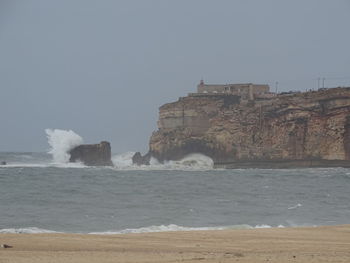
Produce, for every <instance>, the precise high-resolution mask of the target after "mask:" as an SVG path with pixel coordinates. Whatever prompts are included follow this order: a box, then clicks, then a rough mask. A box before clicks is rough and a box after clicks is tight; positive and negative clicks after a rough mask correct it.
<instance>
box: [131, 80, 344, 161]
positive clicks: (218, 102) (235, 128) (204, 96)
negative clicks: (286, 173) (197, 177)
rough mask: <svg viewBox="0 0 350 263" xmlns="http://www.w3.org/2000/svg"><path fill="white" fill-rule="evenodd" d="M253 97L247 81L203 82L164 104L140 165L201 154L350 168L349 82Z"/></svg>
mask: <svg viewBox="0 0 350 263" xmlns="http://www.w3.org/2000/svg"><path fill="white" fill-rule="evenodd" d="M250 85H251V86H250V87H251V88H250V90H251V89H252V87H254V86H253V84H250ZM231 86H233V88H232V93H229V92H227V93H225V88H227V87H228V88H230V87H231ZM257 86H258V85H257ZM266 86H267V85H266ZM266 86H265V88H262V91H261V92H262V93H261V94H269V93H268V86H267V87H266ZM205 88H207V90H206V89H205ZM239 88H240V89H241V90H240V91H239ZM235 89H236V90H235ZM247 90H248V91H247ZM205 91H206V92H207V93H205ZM214 91H216V93H215V92H214ZM226 91H227V90H226ZM230 92H231V90H230ZM234 92H241V94H240V95H237V94H235V93H234ZM243 92H245V93H243ZM264 92H265V93H264ZM242 93H243V95H242ZM247 94H248V95H247ZM250 95H251V92H250ZM250 95H249V85H248V88H247V87H246V88H243V90H242V87H239V86H238V85H236V86H235V84H234V85H205V84H204V83H201V84H200V85H199V86H198V93H192V94H190V96H187V97H181V98H180V99H179V100H178V101H175V102H171V103H167V104H164V105H162V106H161V107H160V108H159V120H158V130H157V131H155V132H153V133H152V136H151V138H150V143H149V152H148V153H147V154H146V155H145V156H141V155H140V154H138V155H137V156H135V158H134V159H135V160H134V163H138V164H145V163H149V159H150V157H151V156H152V157H155V158H157V159H158V160H159V161H160V162H163V161H165V160H179V159H181V158H183V157H184V156H186V155H187V154H191V153H202V154H205V155H207V156H209V157H211V158H212V159H213V161H214V164H215V166H216V167H226V168H239V167H266V168H286V167H298V166H300V167H305V166H306V167H315V166H318V167H329V166H343V167H350V87H348V88H345V87H339V88H332V89H326V90H324V89H322V90H318V91H308V92H296V93H295V92H294V93H286V94H282V93H281V94H278V95H277V94H276V95H274V96H273V97H272V98H270V99H259V98H257V97H258V94H257V93H255V95H256V97H255V95H254V92H253V100H247V99H244V97H248V98H249V96H250ZM242 97H243V98H242Z"/></svg>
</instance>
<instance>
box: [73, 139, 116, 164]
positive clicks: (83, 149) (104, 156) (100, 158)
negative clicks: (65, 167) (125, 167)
mask: <svg viewBox="0 0 350 263" xmlns="http://www.w3.org/2000/svg"><path fill="white" fill-rule="evenodd" d="M69 154H70V159H69V161H70V162H83V163H84V164H85V165H88V166H112V165H113V163H112V160H111V145H110V143H109V142H106V141H102V142H101V143H99V144H82V145H79V146H77V147H75V148H73V149H72V150H70V152H69Z"/></svg>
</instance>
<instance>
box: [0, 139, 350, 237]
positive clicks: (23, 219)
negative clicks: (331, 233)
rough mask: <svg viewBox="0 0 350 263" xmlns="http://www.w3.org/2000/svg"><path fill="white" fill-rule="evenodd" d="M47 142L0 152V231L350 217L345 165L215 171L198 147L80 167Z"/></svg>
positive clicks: (318, 221)
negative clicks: (160, 157) (173, 158)
mask: <svg viewBox="0 0 350 263" xmlns="http://www.w3.org/2000/svg"><path fill="white" fill-rule="evenodd" d="M73 137H74V136H73ZM50 138H51V137H50ZM76 139H78V137H76ZM68 143H71V142H68ZM53 144H54V143H53ZM61 146H62V145H61ZM63 148H64V147H63ZM53 149H54V148H53ZM53 149H51V154H47V153H0V161H6V162H7V165H3V166H0V233H8V232H10V233H45V232H46V233H51V232H65V233H103V234H112V233H139V232H158V231H178V230H182V231H183V230H206V229H208V230H210V229H230V228H254V227H290V226H319V225H335V224H349V223H350V195H349V192H350V169H345V168H328V169H325V168H322V169H321V168H318V169H315V168H312V169H311V168H310V169H271V170H270V169H234V170H217V169H213V168H212V161H211V159H210V158H208V157H205V156H202V155H199V154H195V155H191V156H188V157H186V158H185V159H184V160H181V161H178V162H168V163H166V164H159V163H157V162H156V160H153V163H152V165H151V166H141V167H138V166H133V165H132V164H131V156H132V153H125V154H121V155H116V156H114V157H113V161H114V164H115V167H86V166H84V165H83V164H69V163H66V162H58V161H57V160H55V159H54V158H52V156H54V154H52V150H53ZM58 156H60V155H58ZM57 158H61V157H57ZM61 160H63V159H61Z"/></svg>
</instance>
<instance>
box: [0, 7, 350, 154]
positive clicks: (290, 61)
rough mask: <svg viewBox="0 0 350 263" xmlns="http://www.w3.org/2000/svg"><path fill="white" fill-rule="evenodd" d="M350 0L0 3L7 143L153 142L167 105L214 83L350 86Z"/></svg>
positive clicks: (0, 101) (0, 96) (2, 146)
mask: <svg viewBox="0 0 350 263" xmlns="http://www.w3.org/2000/svg"><path fill="white" fill-rule="evenodd" d="M349 14H350V1H349V0H333V1H331V0H327V1H326V0H324V1H323V0H293V1H292V0H291V1H283V0H275V1H272V0H265V1H262V0H256V1H253V0H244V1H243V0H241V1H233V0H227V1H225V0H211V1H207V0H197V1H196V0H173V1H170V0H169V1H167V0H139V1H134V0H124V1H118V0H115V1H107V0H99V1H97V0H95V1H88V0H60V1H53V0H22V1H18V0H8V1H7V0H0V113H1V115H0V123H1V124H0V125H1V126H0V127H1V130H0V151H46V150H47V149H48V148H49V145H48V144H47V140H46V135H45V132H44V130H45V128H59V129H72V130H73V131H75V132H76V133H78V134H80V135H81V136H82V137H83V138H84V140H85V142H86V143H95V142H96V143H97V142H99V141H101V140H108V141H110V142H111V143H112V151H113V152H115V153H121V152H125V151H129V150H130V151H136V150H141V151H142V152H145V151H146V150H147V148H148V140H149V137H150V135H151V133H152V131H153V130H155V129H156V121H157V118H158V107H159V106H161V105H162V104H164V103H167V102H172V101H175V100H177V99H178V97H180V96H185V95H186V94H187V93H189V92H193V91H195V89H196V85H197V83H198V82H199V80H200V79H201V78H203V79H204V81H205V82H206V83H241V82H253V83H267V84H270V86H271V87H272V89H273V90H274V87H275V82H276V81H278V82H279V85H278V87H279V90H280V91H288V90H305V89H310V88H314V89H315V88H317V85H318V82H317V79H318V78H320V77H321V78H326V80H325V86H338V85H342V86H343V85H347V84H348V85H349V86H350V33H349V32H350V29H349V27H350V15H349Z"/></svg>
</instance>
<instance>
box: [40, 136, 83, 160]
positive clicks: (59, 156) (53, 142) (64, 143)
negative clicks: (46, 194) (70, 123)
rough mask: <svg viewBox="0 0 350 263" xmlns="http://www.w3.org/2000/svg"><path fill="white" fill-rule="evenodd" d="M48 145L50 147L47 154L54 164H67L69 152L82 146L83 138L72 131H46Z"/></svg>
mask: <svg viewBox="0 0 350 263" xmlns="http://www.w3.org/2000/svg"><path fill="white" fill-rule="evenodd" d="M45 132H46V134H47V139H48V143H49V145H50V147H51V149H50V150H49V152H48V153H50V154H51V155H52V157H53V161H54V162H55V163H68V161H69V157H70V155H69V153H68V152H69V151H70V150H71V149H73V148H74V147H76V146H79V145H81V144H83V138H82V137H81V136H80V135H78V134H76V133H75V132H74V131H72V130H68V131H67V130H59V129H46V130H45Z"/></svg>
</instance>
